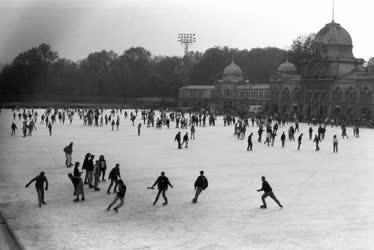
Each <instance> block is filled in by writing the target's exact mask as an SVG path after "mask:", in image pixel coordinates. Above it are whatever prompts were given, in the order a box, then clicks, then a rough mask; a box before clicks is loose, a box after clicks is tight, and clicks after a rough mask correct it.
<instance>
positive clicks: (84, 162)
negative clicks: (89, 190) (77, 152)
mask: <svg viewBox="0 0 374 250" xmlns="http://www.w3.org/2000/svg"><path fill="white" fill-rule="evenodd" d="M90 156H91V154H90V153H87V154H86V155H85V156H84V160H83V165H82V170H85V171H86V175H85V177H84V184H85V185H86V184H88V173H87V166H88V160H89V159H90Z"/></svg>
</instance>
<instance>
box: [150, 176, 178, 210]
mask: <svg viewBox="0 0 374 250" xmlns="http://www.w3.org/2000/svg"><path fill="white" fill-rule="evenodd" d="M156 185H157V188H158V193H157V196H156V199H155V201H154V202H153V205H156V203H157V201H158V198H159V197H160V194H161V193H162V197H163V198H164V200H165V202H164V203H163V205H164V206H165V205H167V204H168V198H166V195H165V192H166V190H167V189H168V186H170V187H171V188H173V185H171V183H170V181H169V179H168V177H166V176H165V172H161V176H159V177H158V178H157V180H156V181H155V183H154V184H153V185H152V187H150V189H154V187H155V186H156Z"/></svg>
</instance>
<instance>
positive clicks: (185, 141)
mask: <svg viewBox="0 0 374 250" xmlns="http://www.w3.org/2000/svg"><path fill="white" fill-rule="evenodd" d="M188 141H189V139H188V132H186V134H185V135H184V136H183V142H182V145H181V147H182V146H183V145H184V144H185V143H186V146H185V148H188Z"/></svg>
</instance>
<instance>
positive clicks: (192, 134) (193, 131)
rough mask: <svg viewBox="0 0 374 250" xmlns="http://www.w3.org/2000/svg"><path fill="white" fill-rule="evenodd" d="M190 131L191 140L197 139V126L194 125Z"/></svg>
mask: <svg viewBox="0 0 374 250" xmlns="http://www.w3.org/2000/svg"><path fill="white" fill-rule="evenodd" d="M190 132H191V140H192V139H194V140H195V126H194V125H192V126H191V131H190Z"/></svg>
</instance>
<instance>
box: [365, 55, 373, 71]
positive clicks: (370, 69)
mask: <svg viewBox="0 0 374 250" xmlns="http://www.w3.org/2000/svg"><path fill="white" fill-rule="evenodd" d="M366 67H367V69H368V72H369V73H372V74H374V57H372V58H371V59H370V60H369V62H368V64H367V66H366Z"/></svg>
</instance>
